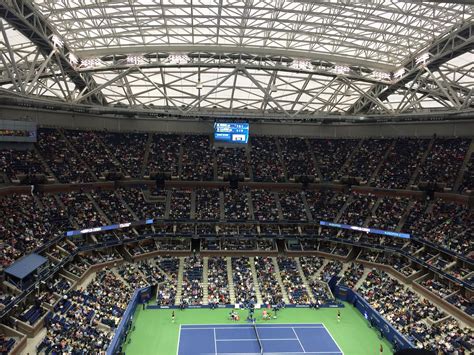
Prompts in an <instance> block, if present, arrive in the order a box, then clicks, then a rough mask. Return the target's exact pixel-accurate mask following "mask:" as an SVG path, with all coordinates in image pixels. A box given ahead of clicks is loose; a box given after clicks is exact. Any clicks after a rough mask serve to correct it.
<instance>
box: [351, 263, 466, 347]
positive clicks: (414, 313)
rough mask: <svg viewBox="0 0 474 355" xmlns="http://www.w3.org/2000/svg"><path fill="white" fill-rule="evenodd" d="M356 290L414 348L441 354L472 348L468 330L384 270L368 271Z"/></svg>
mask: <svg viewBox="0 0 474 355" xmlns="http://www.w3.org/2000/svg"><path fill="white" fill-rule="evenodd" d="M359 293H360V294H362V295H363V297H364V298H365V299H366V300H367V301H368V302H369V304H370V305H371V306H372V307H373V308H374V309H376V310H377V311H378V312H379V313H380V314H381V315H382V316H383V317H384V318H385V319H386V320H388V321H389V322H390V323H391V324H392V325H393V326H394V327H395V328H396V329H397V330H398V331H400V332H401V333H402V334H403V335H405V336H406V337H407V338H408V339H409V340H410V341H412V343H414V344H415V345H416V346H417V347H424V348H425V349H428V350H432V351H441V353H442V354H454V351H458V353H459V354H461V353H463V351H465V350H466V349H471V348H472V345H473V341H474V339H473V336H472V332H470V331H469V330H468V329H467V328H466V329H462V328H461V327H460V326H459V324H458V323H457V322H456V321H455V320H454V319H452V318H447V315H446V314H445V313H443V312H442V311H440V310H439V309H438V308H437V307H436V306H435V305H433V304H432V303H430V302H429V301H428V300H425V299H422V298H421V297H420V296H418V295H417V294H415V293H414V292H413V291H411V290H409V289H407V288H406V287H405V286H403V285H402V284H401V283H400V282H398V281H397V280H395V279H392V278H391V277H390V276H389V275H388V274H386V273H385V272H384V271H379V270H375V269H374V270H372V271H371V272H370V273H369V274H368V275H367V277H366V279H365V280H364V282H363V284H362V285H361V286H360V287H359Z"/></svg>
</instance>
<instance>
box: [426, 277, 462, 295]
mask: <svg viewBox="0 0 474 355" xmlns="http://www.w3.org/2000/svg"><path fill="white" fill-rule="evenodd" d="M420 285H422V286H423V287H425V288H427V289H428V290H430V291H431V292H433V293H435V294H437V295H438V296H439V297H441V298H446V297H448V296H449V295H450V294H452V293H453V292H454V291H453V290H452V289H450V288H449V286H448V285H446V284H445V283H444V282H442V281H441V280H437V279H434V278H433V279H430V278H427V279H425V280H422V281H420Z"/></svg>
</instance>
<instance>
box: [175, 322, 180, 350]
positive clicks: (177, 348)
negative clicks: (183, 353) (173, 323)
mask: <svg viewBox="0 0 474 355" xmlns="http://www.w3.org/2000/svg"><path fill="white" fill-rule="evenodd" d="M180 340H181V324H180V325H179V333H178V346H177V347H176V355H179V345H180V343H181V342H180Z"/></svg>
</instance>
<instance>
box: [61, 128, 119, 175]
mask: <svg viewBox="0 0 474 355" xmlns="http://www.w3.org/2000/svg"><path fill="white" fill-rule="evenodd" d="M64 134H65V136H66V138H67V139H68V141H69V142H70V143H71V144H72V146H73V147H74V149H75V150H76V151H77V154H78V155H79V156H80V157H81V159H82V161H84V162H85V163H86V164H87V166H88V167H90V168H91V169H92V172H93V173H94V174H95V176H96V177H97V178H100V177H102V176H104V175H105V173H106V172H111V173H122V168H121V166H120V164H119V163H118V161H117V160H116V159H115V158H114V157H113V156H112V155H111V153H110V152H109V151H108V150H107V149H106V147H105V145H104V143H103V142H102V141H101V139H100V138H99V136H98V134H99V133H98V132H97V133H96V132H92V131H69V130H68V131H64Z"/></svg>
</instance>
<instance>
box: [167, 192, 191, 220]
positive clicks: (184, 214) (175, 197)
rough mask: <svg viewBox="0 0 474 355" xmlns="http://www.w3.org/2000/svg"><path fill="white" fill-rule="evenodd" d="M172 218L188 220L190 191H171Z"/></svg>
mask: <svg viewBox="0 0 474 355" xmlns="http://www.w3.org/2000/svg"><path fill="white" fill-rule="evenodd" d="M169 218H171V219H174V220H188V219H190V218H191V191H184V190H175V189H173V190H172V191H171V202H170V216H169Z"/></svg>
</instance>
